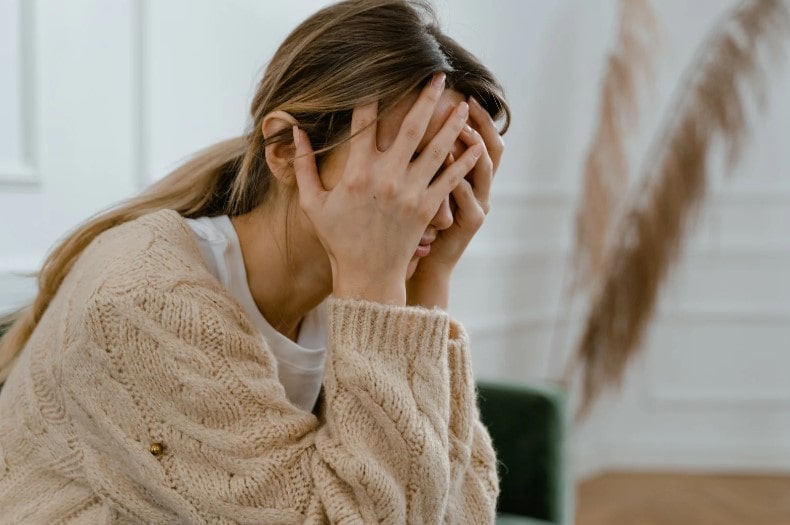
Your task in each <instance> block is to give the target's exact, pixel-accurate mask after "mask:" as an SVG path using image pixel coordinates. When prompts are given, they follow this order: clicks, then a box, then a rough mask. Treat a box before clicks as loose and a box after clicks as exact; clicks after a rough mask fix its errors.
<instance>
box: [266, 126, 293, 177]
mask: <svg viewBox="0 0 790 525" xmlns="http://www.w3.org/2000/svg"><path fill="white" fill-rule="evenodd" d="M296 124H297V122H296V119H295V118H293V116H292V115H291V114H290V113H286V112H285V111H279V110H277V111H272V112H271V113H269V114H267V115H266V116H265V117H263V122H261V132H262V133H263V138H264V139H268V138H269V137H273V136H274V135H277V134H278V133H282V132H287V133H288V135H287V136H288V137H289V138H288V139H286V140H285V141H284V142H275V143H274V144H269V145H268V146H266V151H265V155H266V164H267V165H268V166H269V170H271V172H272V175H274V176H275V177H276V178H277V180H279V181H280V183H282V184H284V185H292V184H295V183H296V178H295V176H294V170H293V160H294V155H295V151H296V150H295V148H294V143H293V139H292V138H291V137H292V132H291V130H292V129H293V127H294V126H295V125H296Z"/></svg>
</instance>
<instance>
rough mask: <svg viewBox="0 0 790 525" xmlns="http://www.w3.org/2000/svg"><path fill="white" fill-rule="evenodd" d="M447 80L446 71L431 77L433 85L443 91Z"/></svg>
mask: <svg viewBox="0 0 790 525" xmlns="http://www.w3.org/2000/svg"><path fill="white" fill-rule="evenodd" d="M445 80H447V75H445V74H444V73H437V74H435V75H434V76H433V79H431V87H432V88H434V89H436V90H438V91H441V90H443V89H444V82H445Z"/></svg>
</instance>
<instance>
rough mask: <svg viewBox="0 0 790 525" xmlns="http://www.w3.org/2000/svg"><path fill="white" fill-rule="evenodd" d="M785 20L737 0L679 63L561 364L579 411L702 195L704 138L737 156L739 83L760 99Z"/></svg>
mask: <svg viewBox="0 0 790 525" xmlns="http://www.w3.org/2000/svg"><path fill="white" fill-rule="evenodd" d="M788 28H790V13H788V5H787V2H786V1H783V0H747V1H744V2H742V3H741V4H740V5H739V6H738V7H737V8H735V9H733V10H732V11H730V12H728V13H727V15H726V16H725V17H724V18H723V19H722V21H721V22H720V23H719V24H718V25H717V26H716V27H715V28H714V30H713V32H712V33H711V34H710V35H709V37H708V38H707V40H706V41H705V42H704V43H703V45H702V47H701V48H700V50H699V52H698V55H697V57H696V58H695V60H694V61H693V62H692V63H691V65H690V66H689V68H688V70H687V74H686V77H685V82H684V83H683V84H682V85H681V88H680V90H679V92H678V95H677V98H676V103H675V104H673V105H672V110H671V115H669V118H668V120H667V121H666V122H665V125H664V127H663V130H662V132H661V134H660V136H659V140H658V141H657V142H656V143H655V144H654V147H653V148H652V149H651V152H650V153H649V154H648V158H647V162H645V163H644V165H645V166H646V173H645V177H644V178H643V179H642V180H641V182H640V184H641V187H639V188H638V190H639V191H637V192H635V193H634V195H636V202H635V203H634V204H633V205H632V206H631V207H630V208H629V209H628V211H627V213H626V214H625V216H624V217H623V220H622V222H621V223H620V224H619V225H618V229H617V231H616V236H615V238H614V239H615V240H614V244H613V245H612V247H611V252H610V254H609V255H608V256H607V257H606V259H605V260H606V261H607V266H606V268H605V274H604V276H603V278H602V279H601V280H600V282H599V284H598V286H597V288H596V290H595V292H594V295H593V300H592V302H591V305H590V310H589V314H588V317H587V319H586V322H585V325H584V328H583V332H582V337H581V340H580V344H579V347H578V352H577V355H576V360H575V361H574V362H573V363H571V368H570V372H573V371H575V370H576V367H577V366H579V365H581V366H583V367H584V377H583V392H582V403H581V408H580V414H581V415H583V414H585V413H586V412H587V410H588V409H589V407H590V405H591V403H592V402H593V401H594V400H595V398H596V397H597V395H598V394H599V393H600V392H601V391H602V390H603V388H604V387H605V386H607V385H609V384H611V383H617V384H619V383H620V382H621V381H622V377H623V373H624V371H625V367H626V364H627V363H628V361H629V359H630V358H631V357H633V355H634V354H635V353H636V351H637V348H638V345H639V344H640V342H641V339H642V337H643V334H644V332H645V329H646V326H647V323H648V321H649V320H650V317H651V315H652V314H653V311H654V308H655V303H656V299H657V295H658V290H659V286H660V285H661V284H662V282H663V281H664V279H665V278H666V276H667V272H668V270H669V268H670V265H671V264H672V263H673V262H674V261H675V260H676V259H677V257H678V254H679V252H680V248H681V243H682V240H683V234H684V232H685V230H686V228H687V226H688V224H689V222H690V219H691V218H692V217H693V216H694V214H695V213H694V212H695V211H697V209H698V208H699V206H700V203H701V202H702V199H703V196H704V194H705V188H706V178H707V168H708V164H709V162H710V155H711V149H712V148H711V146H712V145H713V144H714V143H716V142H717V141H720V142H721V143H722V144H723V145H724V147H725V148H726V152H727V157H728V161H729V162H730V165H732V163H734V162H735V161H736V160H737V158H738V154H739V152H740V149H741V147H742V145H743V143H744V139H745V136H746V131H747V118H746V105H745V100H744V95H745V91H744V90H745V88H751V89H750V91H751V93H752V94H756V95H758V100H759V99H760V97H761V93H763V89H764V87H763V86H764V84H765V82H764V70H763V68H762V67H761V66H762V65H764V60H763V59H764V58H765V57H767V56H775V53H771V52H776V51H777V50H780V49H781V46H782V44H783V38H784V37H785V36H786V35H787V33H788ZM766 51H767V52H768V53H766Z"/></svg>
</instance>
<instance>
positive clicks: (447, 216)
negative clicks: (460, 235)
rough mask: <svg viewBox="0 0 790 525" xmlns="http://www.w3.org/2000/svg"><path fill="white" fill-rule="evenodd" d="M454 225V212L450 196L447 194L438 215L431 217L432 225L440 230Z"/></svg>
mask: <svg viewBox="0 0 790 525" xmlns="http://www.w3.org/2000/svg"><path fill="white" fill-rule="evenodd" d="M452 225H453V212H452V210H451V209H450V196H449V195H448V196H446V197H445V198H444V200H443V201H442V204H441V206H439V210H438V211H437V212H436V215H434V216H433V219H431V226H433V227H434V228H436V229H437V230H439V231H442V230H446V229H447V228H449V227H450V226H452Z"/></svg>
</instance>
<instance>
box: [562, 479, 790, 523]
mask: <svg viewBox="0 0 790 525" xmlns="http://www.w3.org/2000/svg"><path fill="white" fill-rule="evenodd" d="M576 498H577V499H576V510H577V513H576V525H790V477H768V476H743V475H733V476H730V475H696V474H695V475H685V474H631V473H629V474H620V473H614V474H606V475H603V476H599V477H595V478H592V479H590V480H588V481H585V482H583V483H582V484H581V485H580V486H579V488H578V491H577V494H576Z"/></svg>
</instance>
